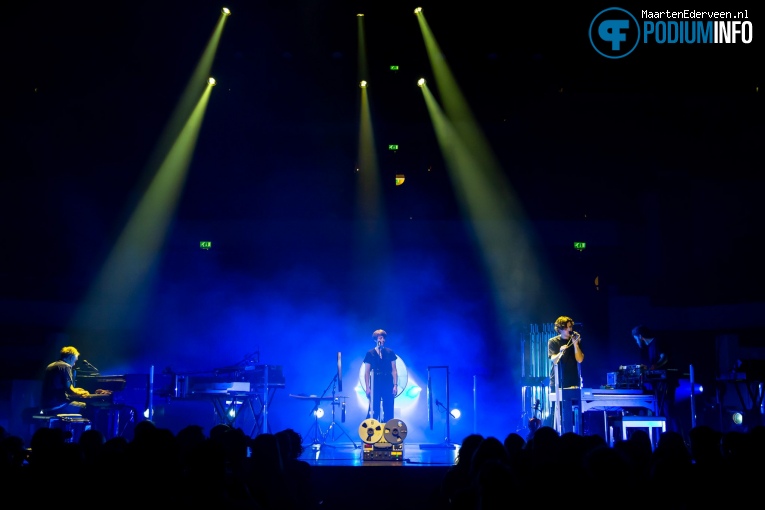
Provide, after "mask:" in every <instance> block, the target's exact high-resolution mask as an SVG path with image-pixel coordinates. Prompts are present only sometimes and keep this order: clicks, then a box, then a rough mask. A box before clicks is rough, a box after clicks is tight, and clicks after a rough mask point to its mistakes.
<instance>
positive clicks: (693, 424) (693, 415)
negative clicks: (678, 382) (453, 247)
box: [690, 365, 696, 428]
mask: <svg viewBox="0 0 765 510" xmlns="http://www.w3.org/2000/svg"><path fill="white" fill-rule="evenodd" d="M690 375H691V428H694V427H696V399H695V398H693V397H694V394H695V393H696V392H695V386H696V384H695V380H696V378H695V377H694V374H693V365H691V370H690Z"/></svg>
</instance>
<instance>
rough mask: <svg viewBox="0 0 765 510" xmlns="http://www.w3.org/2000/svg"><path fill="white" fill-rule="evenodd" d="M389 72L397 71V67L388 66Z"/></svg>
mask: <svg viewBox="0 0 765 510" xmlns="http://www.w3.org/2000/svg"><path fill="white" fill-rule="evenodd" d="M390 70H391V71H398V66H390Z"/></svg>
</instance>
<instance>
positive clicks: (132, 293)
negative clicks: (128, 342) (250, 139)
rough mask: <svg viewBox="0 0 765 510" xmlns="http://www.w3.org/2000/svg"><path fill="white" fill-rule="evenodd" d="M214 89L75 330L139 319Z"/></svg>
mask: <svg viewBox="0 0 765 510" xmlns="http://www.w3.org/2000/svg"><path fill="white" fill-rule="evenodd" d="M211 89H212V85H208V86H207V88H206V89H205V91H204V94H203V95H202V97H201V99H200V100H199V102H198V104H197V106H196V108H195V109H194V111H193V112H192V114H191V116H190V118H189V119H188V121H187V123H186V125H185V127H184V128H183V129H182V130H181V132H180V134H179V136H178V138H177V140H176V142H175V144H174V145H173V147H172V148H171V150H170V151H169V152H168V154H167V156H166V157H165V160H164V161H163V162H162V164H161V166H160V168H159V170H158V171H157V173H156V175H155V177H154V179H153V180H152V182H151V183H150V185H149V187H148V189H147V191H146V193H145V194H144V196H143V197H142V199H141V200H140V202H139V204H138V206H137V207H136V209H135V211H134V212H133V214H132V216H131V217H130V219H129V221H128V222H127V224H126V226H125V228H124V229H123V231H122V233H121V234H120V236H119V238H118V239H117V242H116V243H115V245H114V247H113V248H112V250H111V252H110V253H109V256H108V258H107V260H106V262H105V263H104V265H103V267H102V269H101V271H100V273H99V275H98V277H97V278H96V280H95V282H94V283H93V285H92V287H91V289H90V291H89V293H88V295H87V297H86V299H85V300H84V302H83V304H82V306H81V307H80V311H79V313H78V315H77V317H76V319H75V322H74V329H75V330H76V331H78V332H80V333H81V334H82V332H84V331H102V332H106V331H124V330H125V329H129V326H130V325H131V324H132V323H133V322H134V321H136V320H138V318H139V316H140V311H141V310H140V305H141V303H143V302H145V296H144V295H143V292H142V291H143V290H146V289H147V288H148V284H149V283H150V278H149V276H150V274H151V272H152V271H151V270H152V267H153V265H154V263H155V261H156V259H157V255H158V253H159V252H160V251H161V249H162V244H163V241H164V238H165V233H166V231H167V228H168V225H169V224H170V221H171V219H172V217H173V213H174V211H175V208H176V205H177V203H178V200H179V197H180V194H181V190H182V188H183V184H184V182H185V180H186V174H187V170H188V167H189V164H190V162H191V158H192V155H193V152H194V148H195V146H196V143H197V138H198V136H199V131H200V128H201V125H202V120H203V117H204V112H205V110H206V107H207V103H208V101H209V96H210V90H211ZM105 305H107V306H106V308H105ZM112 354H114V353H113V352H112Z"/></svg>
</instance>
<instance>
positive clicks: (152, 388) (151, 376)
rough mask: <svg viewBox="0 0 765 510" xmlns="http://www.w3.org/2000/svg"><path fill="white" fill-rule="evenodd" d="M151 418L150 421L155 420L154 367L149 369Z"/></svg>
mask: <svg viewBox="0 0 765 510" xmlns="http://www.w3.org/2000/svg"><path fill="white" fill-rule="evenodd" d="M148 410H149V416H148V419H149V420H152V419H153V418H154V365H152V366H151V368H150V369H149V406H148Z"/></svg>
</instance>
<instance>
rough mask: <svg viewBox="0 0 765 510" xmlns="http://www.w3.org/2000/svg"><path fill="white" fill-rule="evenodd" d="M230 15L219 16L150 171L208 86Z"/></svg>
mask: <svg viewBox="0 0 765 510" xmlns="http://www.w3.org/2000/svg"><path fill="white" fill-rule="evenodd" d="M228 17H229V16H227V15H225V14H224V13H221V15H220V17H219V18H218V22H217V24H216V25H215V28H214V30H213V33H212V35H211V36H210V39H209V41H208V42H207V45H206V46H205V48H204V50H203V52H202V55H201V57H200V59H199V62H197V65H196V67H195V68H194V71H193V72H192V74H191V77H190V78H189V81H188V84H187V85H186V89H185V90H184V91H183V93H182V94H181V97H180V99H179V100H178V103H177V105H176V107H175V110H174V111H173V113H172V115H171V116H170V120H169V122H168V124H167V126H166V128H165V130H164V131H163V133H162V135H161V137H160V141H159V142H158V143H157V145H156V149H155V151H154V153H153V155H152V157H151V158H150V159H149V164H148V165H147V166H146V168H147V169H148V170H149V171H154V170H155V169H156V168H158V167H159V165H160V162H161V161H162V159H164V157H165V155H166V154H167V151H168V150H170V147H171V146H172V145H173V143H174V142H175V138H176V137H177V136H178V134H179V133H180V131H181V130H182V129H183V128H184V124H185V123H186V121H187V119H188V118H189V116H190V115H191V114H192V112H193V111H194V108H195V107H196V104H197V101H198V100H199V96H200V94H202V93H204V89H203V88H202V87H205V86H206V83H207V79H208V78H209V77H210V75H211V71H212V65H213V61H214V60H215V55H216V53H217V51H218V46H219V44H220V38H221V36H222V34H223V29H224V27H225V25H226V19H227V18H228Z"/></svg>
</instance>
